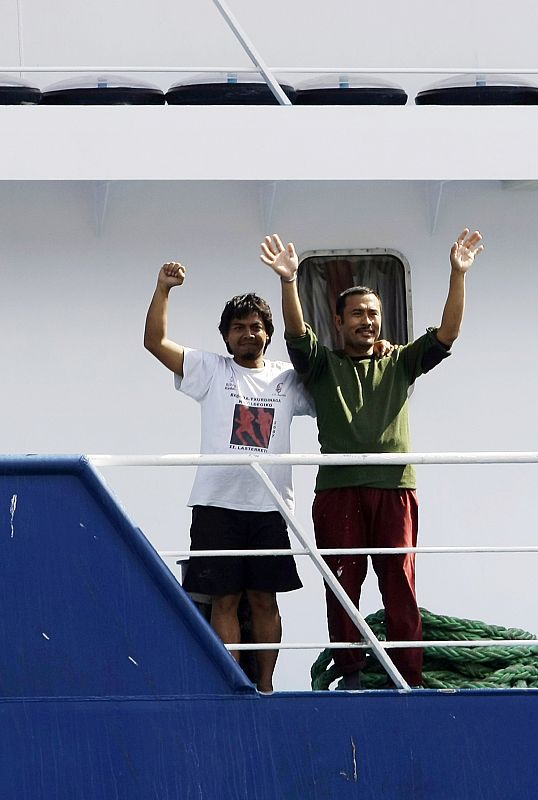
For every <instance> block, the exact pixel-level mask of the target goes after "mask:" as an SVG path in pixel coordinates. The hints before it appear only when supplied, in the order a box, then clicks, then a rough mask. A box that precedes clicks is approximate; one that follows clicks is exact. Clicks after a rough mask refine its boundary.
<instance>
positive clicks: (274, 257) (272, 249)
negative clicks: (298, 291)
mask: <svg viewBox="0 0 538 800" xmlns="http://www.w3.org/2000/svg"><path fill="white" fill-rule="evenodd" d="M260 258H261V260H262V261H263V263H264V264H267V265H268V266H269V267H271V269H273V270H274V271H275V272H276V273H277V275H280V277H281V278H284V280H286V281H289V280H293V278H294V277H295V274H296V272H297V269H298V267H299V259H298V257H297V253H296V252H295V247H294V246H293V244H292V243H291V242H290V243H289V244H288V245H287V246H286V247H284V245H283V244H282V241H281V239H280V236H278V235H277V234H276V233H274V234H273V235H272V236H266V237H265V239H264V241H263V242H262V244H261V253H260Z"/></svg>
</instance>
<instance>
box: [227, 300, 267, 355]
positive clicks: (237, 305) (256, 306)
mask: <svg viewBox="0 0 538 800" xmlns="http://www.w3.org/2000/svg"><path fill="white" fill-rule="evenodd" d="M249 314H259V315H260V317H261V320H262V322H263V327H264V328H265V332H266V334H267V336H268V339H267V344H266V345H265V349H264V352H265V350H267V347H268V345H269V342H270V340H271V337H272V335H273V332H274V330H275V327H274V325H273V315H272V313H271V309H270V308H269V304H268V303H267V301H266V300H264V299H263V298H262V297H258V295H257V294H254V293H253V292H249V293H248V294H238V295H236V296H235V297H232V299H231V300H228V302H227V303H226V305H225V306H224V310H223V312H222V314H221V317H220V322H219V331H220V334H221V336H222V338H223V339H224V342H225V344H226V349H227V351H228V352H229V353H231V352H232V351H231V350H230V348H229V347H228V342H226V337H227V336H228V333H229V330H230V325H231V322H232V319H244V318H245V317H248V316H249Z"/></svg>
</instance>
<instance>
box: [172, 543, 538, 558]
mask: <svg viewBox="0 0 538 800" xmlns="http://www.w3.org/2000/svg"><path fill="white" fill-rule="evenodd" d="M317 552H318V553H319V554H320V555H322V556H346V555H347V556H354V555H364V556H368V555H373V554H374V555H390V554H397V553H423V554H432V555H435V554H438V553H454V554H455V553H538V545H522V546H520V547H518V546H514V545H510V546H506V547H503V546H500V547H486V546H484V547H480V546H477V547H468V546H466V547H347V548H346V547H333V548H327V547H323V548H321V549H318V550H317ZM309 554H310V551H309V550H306V549H304V548H292V549H291V550H284V549H282V550H278V549H275V550H162V551H160V553H159V555H160V556H161V558H189V557H191V556H192V557H193V558H201V557H203V556H211V557H214V556H215V557H217V556H307V555H309Z"/></svg>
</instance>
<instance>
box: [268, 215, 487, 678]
mask: <svg viewBox="0 0 538 800" xmlns="http://www.w3.org/2000/svg"><path fill="white" fill-rule="evenodd" d="M481 240H482V237H481V235H480V233H479V232H478V231H475V232H474V233H472V234H470V233H469V230H468V229H467V228H466V229H465V230H464V231H463V232H462V233H461V234H460V236H459V237H458V239H457V240H456V242H454V244H453V245H452V248H451V251H450V264H451V273H450V284H449V292H448V297H447V300H446V303H445V307H444V310H443V316H442V320H441V324H440V326H439V327H438V328H429V329H428V331H427V332H426V333H425V334H424V336H421V337H420V338H419V339H416V340H415V341H414V342H411V343H410V344H407V345H405V346H403V347H401V348H397V349H396V350H394V351H393V352H392V353H391V354H390V355H389V356H387V357H386V358H382V359H378V360H376V359H375V358H374V357H373V347H374V343H375V342H376V340H377V339H378V338H379V334H380V331H381V319H382V304H381V298H380V297H379V295H378V294H377V293H376V292H375V291H374V290H372V289H370V288H368V287H364V286H354V287H352V288H351V289H347V290H346V291H345V292H342V294H341V295H340V296H339V298H338V300H337V304H336V315H335V325H336V328H337V330H338V331H339V332H340V333H341V335H342V339H343V342H344V348H343V350H340V351H332V350H330V349H329V348H327V347H324V346H323V345H321V344H320V343H319V342H318V339H317V337H316V334H315V333H314V331H313V330H312V329H311V327H310V326H309V325H308V324H307V323H305V321H304V318H303V312H302V308H301V303H300V301H299V295H298V292H297V282H296V278H297V269H298V258H297V254H296V252H295V248H294V246H293V244H291V243H290V244H288V245H287V247H284V246H283V244H282V242H281V240H280V238H279V237H278V236H276V235H273V236H267V237H266V239H265V241H264V242H263V244H262V254H261V259H262V261H264V263H266V264H268V265H269V266H270V267H271V268H272V269H273V270H274V271H275V272H276V273H277V274H278V275H279V276H280V279H281V283H282V308H283V314H284V323H285V329H286V340H287V344H288V351H289V354H290V358H291V361H292V363H293V366H294V367H295V369H296V370H297V372H298V373H299V375H300V376H301V378H302V380H303V382H304V384H305V386H306V388H307V389H308V391H309V392H310V393H311V395H312V397H313V399H314V402H315V406H316V413H317V420H318V432H319V442H320V445H321V452H322V453H405V452H408V451H409V449H410V437H409V424H408V408H407V398H408V390H409V387H410V386H411V385H412V384H413V383H414V381H415V379H416V378H417V377H418V376H419V375H422V374H424V373H426V372H429V371H430V370H431V369H432V368H433V367H435V366H436V365H437V364H439V363H440V362H441V361H442V360H444V359H445V358H447V357H448V356H449V355H450V347H451V345H452V343H453V342H454V341H455V339H456V338H457V337H458V335H459V332H460V326H461V322H462V319H463V312H464V306H465V274H466V272H467V270H468V269H469V267H470V266H471V265H472V264H473V262H474V259H475V257H476V256H477V255H478V254H479V253H480V252H481V251H482V250H483V245H482V244H481ZM415 487H416V479H415V471H414V469H413V467H412V466H410V465H406V466H398V465H382V466H361V465H351V466H347V465H346V466H336V467H332V466H322V467H320V469H319V472H318V477H317V481H316V497H315V500H314V506H313V519H314V529H315V533H316V542H317V544H318V547H321V548H336V547H338V548H343V547H415V546H416V542H417V529H418V505H417V499H416V493H415ZM327 564H328V565H329V567H330V568H331V570H332V571H333V573H334V574H335V575H336V576H337V578H338V580H339V581H340V583H341V584H342V586H343V588H344V589H345V590H346V592H347V593H348V595H349V596H350V598H351V599H352V600H353V602H354V603H356V604H357V605H358V602H359V597H360V592H361V587H362V584H363V582H364V579H365V577H366V572H367V558H366V556H360V555H353V556H329V557H328V558H327ZM372 564H373V567H374V570H375V572H376V574H377V578H378V582H379V588H380V591H381V596H382V598H383V604H384V606H385V620H386V628H387V639H389V640H395V641H418V640H420V639H421V638H422V625H421V618H420V612H419V609H418V606H417V601H416V593H415V556H414V554H413V553H408V554H396V555H374V556H372ZM326 600H327V620H328V625H329V635H330V638H331V641H357V639H358V632H357V629H356V628H355V625H354V624H353V622H352V621H351V619H350V618H349V617H348V615H347V614H346V612H345V611H344V609H343V608H342V606H341V605H340V603H339V602H338V601H337V600H336V598H335V597H334V595H333V593H332V592H331V591H330V590H328V591H327V593H326ZM333 656H334V661H335V664H336V665H337V666H338V667H339V668H340V670H341V672H342V674H343V675H344V685H345V686H346V687H347V688H355V687H357V686H358V678H359V672H360V669H361V667H363V666H364V658H365V656H364V653H363V652H362V651H359V650H336V651H334V654H333ZM392 658H393V661H394V663H395V665H396V666H397V668H398V669H399V670H400V672H401V673H402V675H403V677H404V678H405V679H406V680H407V681H408V683H410V684H411V685H412V686H419V685H420V683H421V681H422V649H421V648H407V649H401V650H400V649H398V650H395V651H394V655H393V656H392Z"/></svg>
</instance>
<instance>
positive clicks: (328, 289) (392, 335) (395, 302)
mask: <svg viewBox="0 0 538 800" xmlns="http://www.w3.org/2000/svg"><path fill="white" fill-rule="evenodd" d="M350 286H368V287H369V288H371V289H374V290H375V291H376V292H378V293H379V295H380V297H381V300H382V302H383V320H382V323H383V324H382V329H381V336H382V337H383V338H384V339H388V340H389V341H390V342H393V343H395V344H405V343H406V342H407V341H408V340H409V333H408V330H407V303H406V289H405V271H404V266H403V264H402V262H401V261H400V259H399V258H398V257H397V256H395V255H392V254H389V253H371V254H369V253H366V254H361V255H356V256H354V255H345V256H344V255H343V256H338V255H328V256H311V257H310V258H306V259H304V261H302V262H301V266H300V270H299V296H300V298H301V303H302V306H303V311H304V315H305V319H306V321H307V322H309V323H310V324H311V325H312V327H313V328H314V330H315V331H316V333H317V335H318V338H319V340H320V341H321V342H322V343H323V344H324V345H326V346H327V347H331V348H336V349H337V348H339V347H341V346H342V344H341V342H339V341H338V336H337V333H336V329H335V327H334V313H335V307H336V298H337V297H338V295H339V294H340V292H343V291H344V290H345V289H348V288H349V287H350Z"/></svg>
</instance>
